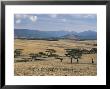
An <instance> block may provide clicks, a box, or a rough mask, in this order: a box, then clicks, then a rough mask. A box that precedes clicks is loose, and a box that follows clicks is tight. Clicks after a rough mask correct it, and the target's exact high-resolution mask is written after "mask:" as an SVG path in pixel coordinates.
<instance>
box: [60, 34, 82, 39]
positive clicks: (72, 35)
mask: <svg viewBox="0 0 110 89" xmlns="http://www.w3.org/2000/svg"><path fill="white" fill-rule="evenodd" d="M61 38H62V39H70V40H80V38H79V36H78V35H75V34H73V33H72V34H67V35H64V36H62V37H61Z"/></svg>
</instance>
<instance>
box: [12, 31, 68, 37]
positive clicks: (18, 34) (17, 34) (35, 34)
mask: <svg viewBox="0 0 110 89" xmlns="http://www.w3.org/2000/svg"><path fill="white" fill-rule="evenodd" d="M66 34H69V32H68V31H39V30H28V29H14V36H15V38H23V37H24V38H50V37H61V36H64V35H66Z"/></svg>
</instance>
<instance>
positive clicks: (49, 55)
mask: <svg viewBox="0 0 110 89" xmlns="http://www.w3.org/2000/svg"><path fill="white" fill-rule="evenodd" d="M46 52H47V55H48V57H52V56H53V53H55V52H56V50H54V49H46Z"/></svg>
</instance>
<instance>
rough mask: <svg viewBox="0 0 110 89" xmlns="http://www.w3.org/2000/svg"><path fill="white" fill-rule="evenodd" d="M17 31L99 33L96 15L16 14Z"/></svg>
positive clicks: (15, 25)
mask: <svg viewBox="0 0 110 89" xmlns="http://www.w3.org/2000/svg"><path fill="white" fill-rule="evenodd" d="M14 28H15V29H30V30H40V31H75V32H83V31H88V30H91V31H97V15H96V14H14Z"/></svg>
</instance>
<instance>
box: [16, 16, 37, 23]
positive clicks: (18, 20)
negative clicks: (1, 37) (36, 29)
mask: <svg viewBox="0 0 110 89" xmlns="http://www.w3.org/2000/svg"><path fill="white" fill-rule="evenodd" d="M25 19H28V20H31V21H32V22H36V21H37V16H34V15H30V14H16V15H15V20H16V21H15V22H16V23H20V22H21V21H23V20H25Z"/></svg>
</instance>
